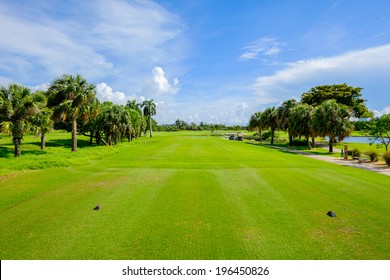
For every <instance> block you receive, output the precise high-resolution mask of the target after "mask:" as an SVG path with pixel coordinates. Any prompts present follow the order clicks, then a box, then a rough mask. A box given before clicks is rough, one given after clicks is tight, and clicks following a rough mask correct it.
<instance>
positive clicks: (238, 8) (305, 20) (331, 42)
mask: <svg viewBox="0 0 390 280" xmlns="http://www.w3.org/2000/svg"><path fill="white" fill-rule="evenodd" d="M389 8H390V3H389V2H388V1H384V0H376V1H375V0H374V1H370V2H366V1H352V0H344V1H342V0H338V1H324V2H319V3H316V2H312V1H308V0H303V1H293V2H292V1H286V0H285V1H279V2H278V3H273V2H272V3H264V2H262V1H261V2H260V1H253V0H246V1H240V2H238V1H237V2H236V1H221V0H216V1H206V0H199V1H196V2H195V3H192V2H191V3H188V2H187V1H177V0H160V1H125V0H98V1H94V2H93V3H92V2H86V3H84V2H82V3H79V2H78V1H74V0H70V1H65V2H64V1H59V0H54V1H50V2H49V3H46V2H38V3H34V2H32V1H28V0H22V1H17V3H15V2H14V1H4V0H0V22H1V24H2V28H1V29H0V35H1V37H2V38H7V39H6V40H1V42H0V49H1V51H2V56H1V57H0V84H1V85H7V84H10V83H20V84H23V85H26V86H29V87H31V88H34V89H43V88H45V87H47V85H48V84H50V83H51V82H52V81H53V80H54V79H55V78H56V77H58V76H61V75H63V74H76V73H79V74H81V75H83V77H85V78H86V79H87V80H88V81H89V82H91V83H93V84H95V85H96V88H97V97H98V98H99V100H100V101H101V102H103V101H111V102H113V103H115V104H122V105H125V104H126V102H127V101H128V100H132V99H136V100H137V101H138V102H142V101H143V100H146V99H154V101H155V103H156V107H157V115H156V116H155V119H156V121H157V122H158V123H159V124H172V123H174V122H175V120H177V119H180V120H184V121H186V122H187V123H191V122H194V123H197V124H198V123H200V122H204V123H213V124H217V123H221V124H226V125H246V124H247V123H248V121H249V118H250V116H251V115H252V114H253V113H255V112H256V111H259V110H263V109H265V108H266V107H270V106H277V105H278V104H280V103H281V102H283V101H285V100H287V99H290V98H295V99H297V100H299V99H300V96H301V94H302V93H303V92H305V91H308V90H310V89H311V88H313V87H315V86H318V85H324V84H340V83H347V84H348V85H350V86H353V87H361V88H363V90H362V91H361V93H362V97H363V98H364V99H366V100H367V103H366V105H367V107H368V108H369V109H371V110H373V112H374V114H375V115H377V116H378V115H380V114H385V113H390V98H389V97H388V95H389V92H390V84H389V83H388V82H387V80H388V73H390V18H389V17H388V15H387V11H388V10H389Z"/></svg>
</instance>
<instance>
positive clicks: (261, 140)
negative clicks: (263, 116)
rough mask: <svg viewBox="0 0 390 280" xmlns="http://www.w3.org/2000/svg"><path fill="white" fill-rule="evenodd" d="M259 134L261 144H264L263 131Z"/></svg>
mask: <svg viewBox="0 0 390 280" xmlns="http://www.w3.org/2000/svg"><path fill="white" fill-rule="evenodd" d="M259 134H260V144H263V130H262V129H259Z"/></svg>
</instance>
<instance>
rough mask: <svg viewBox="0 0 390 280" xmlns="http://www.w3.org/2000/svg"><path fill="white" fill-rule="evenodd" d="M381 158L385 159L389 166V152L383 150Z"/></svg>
mask: <svg viewBox="0 0 390 280" xmlns="http://www.w3.org/2000/svg"><path fill="white" fill-rule="evenodd" d="M383 159H384V160H385V162H386V164H387V165H388V166H390V152H385V153H384V154H383Z"/></svg>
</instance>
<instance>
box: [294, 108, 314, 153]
mask: <svg viewBox="0 0 390 280" xmlns="http://www.w3.org/2000/svg"><path fill="white" fill-rule="evenodd" d="M313 110H314V108H313V107H312V106H310V105H308V104H297V105H295V106H294V107H292V108H291V110H290V113H289V116H288V127H289V130H290V134H291V135H292V136H294V137H296V136H298V137H301V136H304V137H305V140H306V145H307V147H308V148H309V149H311V145H310V140H309V137H310V135H312V133H313V127H312V118H313ZM313 144H314V143H313Z"/></svg>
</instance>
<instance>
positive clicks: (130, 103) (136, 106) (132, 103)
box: [126, 99, 142, 114]
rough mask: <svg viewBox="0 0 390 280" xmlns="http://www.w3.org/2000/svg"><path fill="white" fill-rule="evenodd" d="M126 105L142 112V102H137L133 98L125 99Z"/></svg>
mask: <svg viewBox="0 0 390 280" xmlns="http://www.w3.org/2000/svg"><path fill="white" fill-rule="evenodd" d="M126 107H128V108H130V109H133V110H136V111H137V112H139V113H140V114H142V110H141V107H142V104H139V103H137V100H135V99H133V100H129V101H127V103H126Z"/></svg>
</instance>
